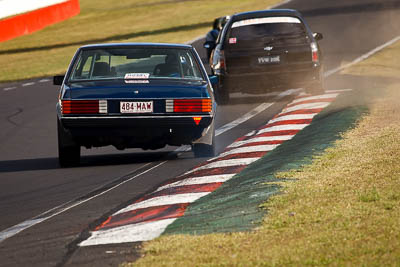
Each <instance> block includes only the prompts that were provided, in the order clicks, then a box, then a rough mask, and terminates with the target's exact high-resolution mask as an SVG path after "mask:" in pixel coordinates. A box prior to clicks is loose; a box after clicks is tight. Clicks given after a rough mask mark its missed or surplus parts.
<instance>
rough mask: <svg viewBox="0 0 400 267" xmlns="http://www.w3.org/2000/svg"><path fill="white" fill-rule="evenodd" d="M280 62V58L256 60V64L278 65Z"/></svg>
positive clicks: (266, 57) (269, 57)
mask: <svg viewBox="0 0 400 267" xmlns="http://www.w3.org/2000/svg"><path fill="white" fill-rule="evenodd" d="M280 62H281V57H280V56H265V57H259V58H258V64H279V63H280Z"/></svg>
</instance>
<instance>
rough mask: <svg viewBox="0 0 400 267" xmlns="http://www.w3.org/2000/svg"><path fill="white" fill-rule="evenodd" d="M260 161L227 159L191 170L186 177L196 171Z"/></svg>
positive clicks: (254, 159)
mask: <svg viewBox="0 0 400 267" xmlns="http://www.w3.org/2000/svg"><path fill="white" fill-rule="evenodd" d="M258 159H259V158H242V159H227V160H221V161H217V162H211V163H209V164H207V165H203V166H200V167H197V168H195V169H193V170H190V171H188V172H186V173H185V175H186V174H190V173H193V172H196V171H200V170H205V169H212V168H224V167H233V166H243V165H249V164H250V163H253V162H254V161H256V160H258Z"/></svg>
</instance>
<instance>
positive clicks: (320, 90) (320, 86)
mask: <svg viewBox="0 0 400 267" xmlns="http://www.w3.org/2000/svg"><path fill="white" fill-rule="evenodd" d="M306 93H308V94H311V95H322V94H324V93H325V88H324V82H323V81H319V82H315V83H312V84H310V85H309V86H308V87H307V88H306Z"/></svg>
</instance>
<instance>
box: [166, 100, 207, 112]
mask: <svg viewBox="0 0 400 267" xmlns="http://www.w3.org/2000/svg"><path fill="white" fill-rule="evenodd" d="M165 104H166V112H179V113H185V112H191V113H209V112H211V110H212V103H211V99H210V98H202V99H168V100H166V102H165Z"/></svg>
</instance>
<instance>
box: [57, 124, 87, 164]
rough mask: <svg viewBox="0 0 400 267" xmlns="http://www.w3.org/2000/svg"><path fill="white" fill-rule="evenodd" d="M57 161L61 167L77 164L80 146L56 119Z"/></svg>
mask: <svg viewBox="0 0 400 267" xmlns="http://www.w3.org/2000/svg"><path fill="white" fill-rule="evenodd" d="M57 132H58V161H59V163H60V166H61V167H72V166H76V165H78V164H79V161H80V157H81V147H80V146H79V145H78V144H76V143H75V142H74V141H73V140H72V138H71V137H70V136H68V134H67V133H66V132H65V130H64V129H63V127H62V126H61V125H60V122H59V121H58V120H57Z"/></svg>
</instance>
